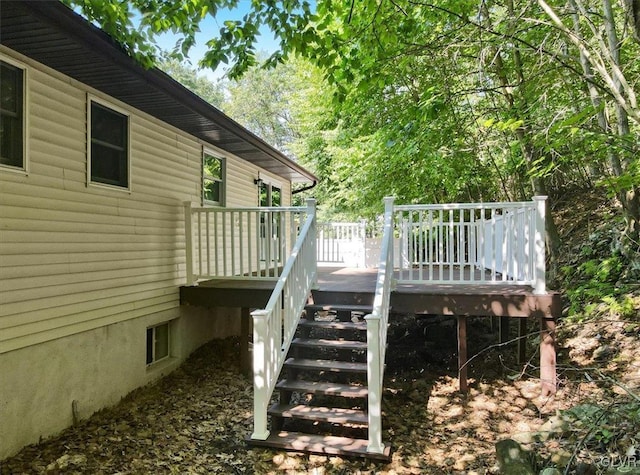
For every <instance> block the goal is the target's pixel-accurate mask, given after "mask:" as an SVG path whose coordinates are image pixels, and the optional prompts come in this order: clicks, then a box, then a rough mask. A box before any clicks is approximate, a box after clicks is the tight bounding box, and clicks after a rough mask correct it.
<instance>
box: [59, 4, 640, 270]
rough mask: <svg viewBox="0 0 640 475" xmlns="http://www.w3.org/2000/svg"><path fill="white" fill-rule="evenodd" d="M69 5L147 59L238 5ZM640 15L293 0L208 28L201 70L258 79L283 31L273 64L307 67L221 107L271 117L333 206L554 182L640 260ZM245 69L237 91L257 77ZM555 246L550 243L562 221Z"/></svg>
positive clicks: (488, 195)
mask: <svg viewBox="0 0 640 475" xmlns="http://www.w3.org/2000/svg"><path fill="white" fill-rule="evenodd" d="M65 1H68V2H69V3H72V4H74V5H77V6H79V7H80V8H81V9H82V10H83V11H84V12H85V14H86V15H87V16H88V17H90V18H92V19H94V20H97V21H98V22H100V23H101V25H102V26H103V27H104V28H105V29H106V30H107V31H109V32H111V33H112V34H114V35H116V36H117V37H118V38H119V39H120V40H122V41H124V42H125V44H126V45H127V46H128V48H129V49H130V50H131V51H132V52H133V53H134V54H137V55H138V56H139V57H141V58H142V60H143V61H147V62H148V61H151V59H152V58H153V54H154V52H153V47H152V40H153V36H154V35H155V34H158V33H161V32H164V31H172V32H174V33H179V34H181V35H182V39H181V40H180V41H179V42H178V43H177V44H176V48H175V50H174V51H173V54H174V56H177V57H178V58H179V57H182V56H184V55H185V54H187V53H188V51H189V48H190V47H191V46H192V45H193V43H194V41H195V36H194V35H195V32H196V31H197V29H198V24H199V22H200V21H201V20H202V19H203V18H204V17H206V16H207V15H215V14H216V12H217V11H218V9H220V8H227V7H235V6H237V5H238V1H237V0H192V1H190V2H170V1H164V0H134V1H131V2H120V1H112V2H101V1H100V2H98V1H94V0H65ZM639 11H640V2H638V0H626V1H624V2H611V1H610V0H597V1H596V0H569V1H568V2H566V1H562V2H560V1H549V2H547V1H545V0H538V1H536V2H530V1H521V0H496V1H493V0H492V1H484V2H477V1H461V0H437V1H434V2H421V1H416V0H363V1H358V2H354V1H351V0H319V1H317V2H316V4H315V10H314V9H312V8H311V6H310V5H309V3H308V2H306V1H300V0H288V1H282V2H280V1H274V2H252V3H251V7H250V8H249V11H248V13H246V15H244V17H243V18H241V19H238V20H237V21H227V22H225V23H224V25H223V27H222V28H221V30H220V32H219V34H218V36H216V37H214V38H212V39H211V41H210V42H209V43H208V46H209V48H210V50H209V52H208V53H207V54H206V55H205V57H204V59H203V61H202V64H201V65H202V66H209V67H216V66H217V65H218V64H219V63H221V62H229V63H231V64H232V65H233V67H232V68H231V69H230V73H229V75H230V76H231V77H237V76H239V75H241V74H242V73H246V72H247V71H250V72H249V73H248V75H247V76H245V78H247V77H249V78H250V77H251V75H254V76H255V75H259V74H263V73H260V72H256V70H255V69H251V68H252V67H253V66H255V64H256V63H258V62H259V61H258V59H257V56H256V52H255V41H256V38H257V36H258V34H259V29H260V28H261V27H263V26H265V25H266V26H268V27H269V28H271V29H272V31H274V32H275V34H276V35H277V37H278V38H279V39H280V40H281V43H280V49H279V50H278V51H276V52H275V53H273V54H272V55H271V56H270V57H269V58H267V59H266V61H265V63H266V64H267V65H271V66H273V65H277V64H279V63H281V62H282V61H284V59H287V58H292V57H294V56H297V57H299V58H303V59H306V60H307V61H309V66H304V63H303V62H300V61H299V60H298V62H297V63H293V64H295V66H291V64H289V65H287V66H286V67H284V68H283V67H281V68H279V69H277V71H280V72H278V73H277V74H278V75H280V76H277V75H276V76H273V79H274V80H273V81H272V82H271V83H270V84H269V86H268V90H267V91H266V92H265V93H264V94H266V96H270V97H272V98H274V99H273V101H275V102H269V101H267V102H268V103H264V102H261V101H260V99H259V98H257V97H255V96H257V94H254V95H251V94H244V101H236V102H235V103H234V104H233V106H232V107H229V111H230V112H232V111H235V112H233V113H235V114H239V115H241V116H244V117H248V116H249V115H250V114H249V112H250V111H253V112H255V111H256V110H257V109H260V110H266V111H269V115H271V120H272V123H271V124H270V125H269V127H267V129H266V130H262V125H261V124H263V123H260V122H259V121H258V122H256V121H255V120H254V119H249V120H248V123H249V125H250V126H251V127H252V129H253V130H254V131H257V132H259V133H264V134H265V135H269V134H272V132H273V133H274V134H279V135H277V136H276V135H272V136H271V137H268V139H269V140H270V141H271V142H272V143H275V144H276V145H278V146H281V147H284V148H286V149H287V150H290V151H294V152H295V153H296V155H297V157H298V158H299V160H300V161H302V162H303V163H305V164H306V165H307V166H309V167H311V168H313V169H314V171H315V172H316V173H317V174H318V175H319V176H320V177H321V178H322V182H321V184H320V185H319V187H318V189H317V190H315V193H316V195H317V196H318V197H319V198H321V199H322V200H323V203H325V205H326V206H328V208H329V209H328V212H329V213H336V214H341V215H352V216H355V215H363V214H364V215H373V214H375V213H377V212H379V210H380V207H381V204H380V200H381V197H382V196H384V195H395V196H396V197H397V199H398V201H400V202H405V203H407V202H444V201H476V200H496V199H497V200H521V199H529V198H530V197H531V196H532V195H533V194H546V195H549V196H550V206H549V210H550V211H552V210H553V209H554V203H555V202H556V201H557V200H558V199H560V198H562V196H563V194H564V193H565V192H566V190H568V189H596V190H598V192H599V193H600V194H603V195H604V194H607V195H610V196H615V197H616V198H617V200H618V202H619V203H620V214H621V215H622V216H623V217H624V219H625V224H624V230H621V231H622V233H621V238H620V241H621V243H622V246H621V249H622V252H623V253H624V254H625V255H626V256H627V258H629V259H631V260H632V261H634V260H638V255H639V254H640V244H639V239H638V233H639V230H638V228H639V224H638V222H639V220H640V204H639V200H640V166H639V164H638V163H639V158H638V157H639V155H640V153H639V152H640V143H639V139H638V132H639V130H640V108H639V107H638V102H637V91H638V84H639V80H640V61H638V57H640V35H639V31H640V22H639V20H640V18H639ZM133 12H139V13H140V15H141V16H140V17H139V18H140V25H139V27H138V28H133V24H132V21H133V20H132V18H133V16H132V15H133ZM286 68H288V69H286ZM315 68H317V70H316V69H315ZM274 74H275V73H274ZM269 80H270V81H271V79H269ZM243 81H244V83H243ZM247 81H248V80H247V79H242V80H241V82H239V83H237V84H235V85H233V86H232V89H233V88H235V89H236V90H243V88H246V85H247V84H252V85H253V86H255V84H256V83H255V82H251V81H250V80H249V81H248V82H247ZM264 84H267V83H266V82H265V83H264ZM283 98H284V99H283ZM274 103H275V104H276V105H277V107H276V108H275V109H274V108H272V107H271V105H272V104H274ZM254 115H255V114H254ZM274 118H275V120H274ZM296 118H298V119H299V121H298V122H296V120H295V119H296ZM252 121H253V122H252ZM276 137H277V138H276ZM281 140H284V141H285V143H283V142H281ZM329 203H330V204H329ZM550 217H551V218H553V214H552V213H550ZM548 242H549V244H550V245H551V250H552V251H554V250H555V249H557V246H558V245H559V242H558V236H557V234H556V232H555V227H554V222H553V219H551V220H550V226H549V235H548Z"/></svg>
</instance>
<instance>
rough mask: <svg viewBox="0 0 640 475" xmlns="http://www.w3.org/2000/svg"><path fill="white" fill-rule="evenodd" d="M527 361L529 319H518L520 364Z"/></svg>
mask: <svg viewBox="0 0 640 475" xmlns="http://www.w3.org/2000/svg"><path fill="white" fill-rule="evenodd" d="M526 361H527V319H526V318H524V317H523V318H520V319H518V364H525V363H526Z"/></svg>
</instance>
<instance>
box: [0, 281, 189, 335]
mask: <svg viewBox="0 0 640 475" xmlns="http://www.w3.org/2000/svg"><path fill="white" fill-rule="evenodd" d="M157 289H160V290H162V291H163V292H164V293H165V294H171V293H174V294H175V295H176V298H178V297H177V295H178V293H179V291H178V286H177V285H176V280H175V279H169V280H164V281H163V280H158V281H155V282H147V283H138V284H136V285H135V286H125V287H113V288H105V289H100V288H96V289H93V290H86V289H85V290H84V291H82V292H79V293H69V294H61V295H50V296H45V297H43V298H37V297H36V296H33V298H32V299H30V300H28V301H25V302H14V303H7V304H2V305H0V315H1V316H2V318H0V325H4V323H3V321H4V319H5V318H6V319H11V318H18V319H19V318H29V317H28V315H30V314H31V313H37V312H40V313H42V315H41V318H45V317H46V315H47V314H46V311H47V310H49V309H50V310H51V311H52V312H56V309H57V308H59V307H69V306H74V305H83V304H85V303H87V304H89V306H90V308H94V307H91V305H93V304H91V302H94V301H98V300H101V299H115V298H119V297H121V296H126V295H137V296H141V295H145V294H146V293H148V292H153V291H154V290H157ZM72 290H73V289H67V291H68V292H71V291H72ZM0 296H1V294H0ZM138 298H139V297H138ZM94 306H95V305H94Z"/></svg>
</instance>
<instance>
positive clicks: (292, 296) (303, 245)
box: [251, 199, 317, 440]
mask: <svg viewBox="0 0 640 475" xmlns="http://www.w3.org/2000/svg"><path fill="white" fill-rule="evenodd" d="M306 214H307V219H306V221H305V223H304V225H303V226H302V229H301V231H300V234H299V235H298V239H297V240H296V243H295V245H294V246H293V249H292V251H291V254H290V256H289V258H288V260H287V263H286V264H285V266H284V269H283V271H282V274H281V275H280V278H279V279H278V282H277V284H276V286H275V288H274V290H273V293H272V294H271V297H270V299H269V301H268V302H267V305H266V307H265V308H264V309H258V310H254V311H253V312H251V316H252V318H253V433H252V434H251V438H252V439H258V440H265V439H266V438H267V437H269V430H268V428H267V408H268V404H269V400H270V399H271V395H272V394H273V391H274V389H275V385H276V382H277V379H278V376H279V374H280V370H281V369H282V366H283V363H284V360H285V358H286V355H287V352H288V351H289V347H290V345H291V341H292V340H293V336H294V334H295V331H296V327H297V325H298V321H299V320H300V316H301V314H302V310H303V308H304V306H305V304H306V302H307V299H308V297H309V292H310V291H311V287H312V285H313V284H314V283H315V281H316V276H317V262H316V213H315V200H314V199H309V200H307V213H306Z"/></svg>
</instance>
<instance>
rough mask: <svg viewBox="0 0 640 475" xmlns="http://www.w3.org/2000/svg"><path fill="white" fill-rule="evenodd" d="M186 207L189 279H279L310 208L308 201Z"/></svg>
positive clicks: (190, 283) (190, 282)
mask: <svg viewBox="0 0 640 475" xmlns="http://www.w3.org/2000/svg"><path fill="white" fill-rule="evenodd" d="M184 207H185V241H186V261H187V262H186V268H187V285H193V284H194V283H195V282H197V281H198V280H200V279H265V280H276V279H278V277H280V274H281V272H282V268H283V265H284V261H285V260H286V259H287V257H288V256H289V254H290V253H291V248H292V246H293V244H294V243H295V242H296V239H297V236H298V231H299V230H300V227H301V224H302V222H303V221H304V219H305V214H306V213H307V208H305V207H254V208H214V207H194V206H192V204H191V202H185V203H184Z"/></svg>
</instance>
